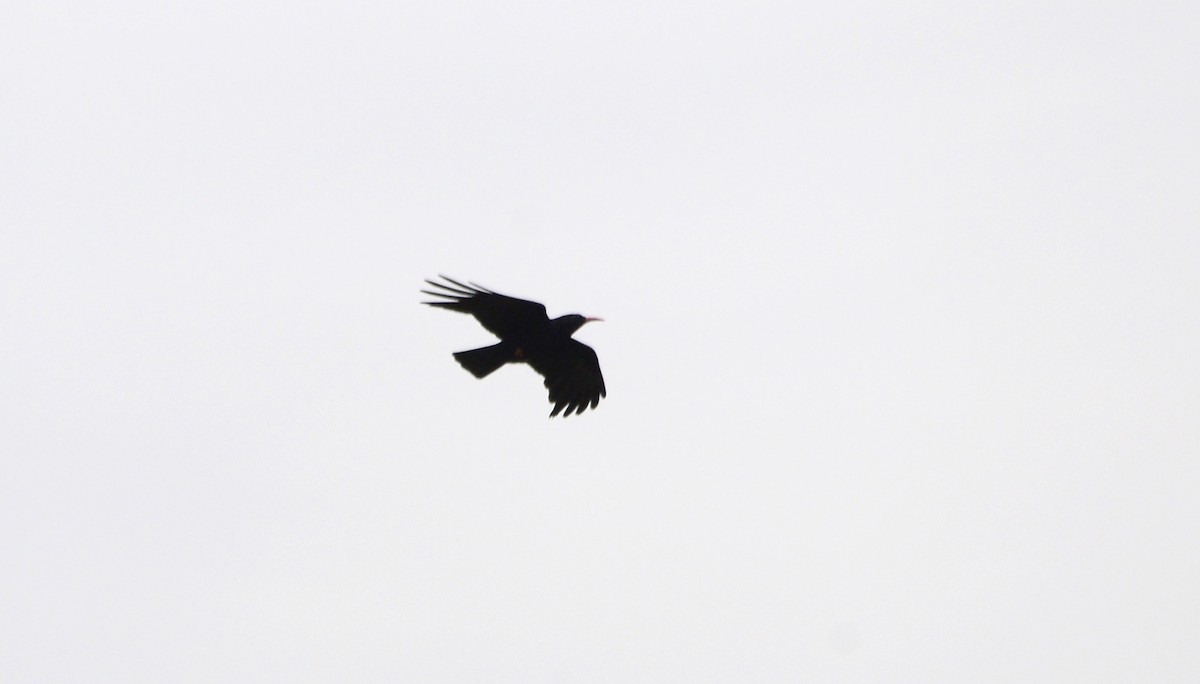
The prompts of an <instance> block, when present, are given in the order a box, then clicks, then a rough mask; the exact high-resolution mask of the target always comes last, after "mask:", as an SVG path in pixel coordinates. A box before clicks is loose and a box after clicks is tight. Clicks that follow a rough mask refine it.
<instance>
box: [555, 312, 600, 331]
mask: <svg viewBox="0 0 1200 684" xmlns="http://www.w3.org/2000/svg"><path fill="white" fill-rule="evenodd" d="M603 320H604V319H603V318H592V317H589V316H580V315H579V314H567V315H566V316H559V317H558V318H556V319H554V320H553V321H551V322H550V324H551V325H553V326H554V327H555V328H558V329H559V330H561V331H563V332H564V333H566V334H567V335H568V336H570V335H574V334H575V331H576V330H579V329H580V328H582V327H583V326H584V324H585V323H591V322H592V321H603Z"/></svg>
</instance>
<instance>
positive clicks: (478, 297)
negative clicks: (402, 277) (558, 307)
mask: <svg viewBox="0 0 1200 684" xmlns="http://www.w3.org/2000/svg"><path fill="white" fill-rule="evenodd" d="M442 280H445V281H446V282H447V283H450V284H449V285H446V284H443V283H435V282H434V281H432V280H426V281H425V282H427V283H429V284H430V285H432V286H433V287H436V288H439V289H440V290H444V291H443V292H430V291H429V290H421V292H423V293H425V294H427V295H433V296H434V297H443V298H445V299H446V300H447V301H444V302H423V303H424V304H428V305H429V306H437V307H441V308H443V309H450V310H451V311H458V312H460V313H465V314H471V315H472V316H474V317H475V318H476V319H478V320H479V322H480V323H481V324H483V327H485V328H487V329H488V331H489V332H491V333H492V334H493V335H495V336H497V337H499V338H501V339H504V338H506V337H509V336H512V335H517V334H520V333H521V332H524V331H526V330H529V329H530V328H537V327H540V326H544V325H546V323H547V321H548V320H549V319H548V318H547V317H546V307H545V306H543V305H542V304H538V303H537V302H531V301H528V300H525V299H517V298H516V297H509V296H508V295H502V294H496V293H495V292H492V291H491V290H488V289H486V288H483V287H480V286H478V285H476V284H475V283H470V284H467V285H464V284H462V283H460V282H458V281H457V280H451V279H450V278H447V277H446V276H442Z"/></svg>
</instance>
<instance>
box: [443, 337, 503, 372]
mask: <svg viewBox="0 0 1200 684" xmlns="http://www.w3.org/2000/svg"><path fill="white" fill-rule="evenodd" d="M454 360H455V361H458V362H459V363H460V364H462V367H463V368H466V369H467V370H469V371H471V375H474V376H475V377H477V378H482V377H486V376H487V375H488V374H489V373H491V372H492V371H494V370H496V369H497V368H499V367H500V366H503V365H504V364H505V363H506V362H507V361H508V352H507V351H506V350H505V349H504V345H503V344H493V345H492V346H490V347H480V348H479V349H471V350H470V351H460V352H455V353H454Z"/></svg>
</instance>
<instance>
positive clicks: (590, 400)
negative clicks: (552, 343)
mask: <svg viewBox="0 0 1200 684" xmlns="http://www.w3.org/2000/svg"><path fill="white" fill-rule="evenodd" d="M526 361H527V362H528V363H529V365H530V366H533V369H534V370H535V371H537V372H538V373H541V374H542V376H543V377H545V378H546V389H548V390H550V403H552V404H554V410H553V411H551V412H550V417H551V418H553V417H554V416H557V415H558V414H559V413H562V414H563V417H564V418H565V417H567V416H569V415H571V414H572V413H583V411H584V409H586V408H588V407H589V406H590V407H592V408H596V405H597V404H599V403H600V397H604V396H607V393H606V391H605V389H604V376H603V375H601V374H600V359H598V358H597V357H596V352H595V351H594V350H593V349H592V348H591V347H589V346H587V345H586V344H584V343H582V342H580V341H578V340H568V341H567V344H566V345H565V346H563V347H562V348H561V349H560V350H558V351H557V352H556V353H544V354H537V355H536V356H529V357H527V358H526ZM564 409H565V410H566V411H565V412H563V410H564Z"/></svg>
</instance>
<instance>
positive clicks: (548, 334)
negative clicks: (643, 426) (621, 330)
mask: <svg viewBox="0 0 1200 684" xmlns="http://www.w3.org/2000/svg"><path fill="white" fill-rule="evenodd" d="M440 277H441V279H442V280H444V281H446V282H445V283H439V282H434V281H432V280H428V279H426V280H425V282H426V283H429V284H430V285H431V286H433V287H434V288H436V289H437V290H438V291H430V290H421V292H422V293H424V294H427V295H431V296H433V297H441V298H442V299H443V300H444V301H433V302H422V303H423V304H428V305H429V306H434V307H438V308H442V309H449V310H451V311H457V312H459V313H465V314H470V315H472V316H474V317H475V318H476V319H477V320H478V321H479V322H480V323H481V324H482V325H483V327H484V328H486V329H487V330H488V332H490V333H492V334H493V335H495V336H496V337H499V338H500V342H498V343H496V344H493V345H491V346H489V347H480V348H479V349H471V350H468V351H461V352H455V354H454V359H455V360H456V361H458V362H459V364H461V365H462V367H463V368H466V369H467V370H468V371H470V372H471V374H472V375H474V376H475V377H477V378H483V377H487V375H489V374H490V373H492V372H493V371H495V370H496V369H498V368H500V367H501V366H503V365H504V364H506V363H525V364H529V366H530V367H532V368H533V369H534V370H535V371H537V372H538V373H540V374H541V375H542V377H544V378H545V379H546V382H545V385H546V389H547V390H549V392H550V403H552V404H554V409H553V410H552V411H550V417H551V418H553V417H555V416H557V415H558V414H560V413H562V415H563V417H564V418H565V417H567V416H569V415H571V414H572V413H576V414H578V413H583V411H584V410H585V409H587V408H588V407H589V406H590V407H591V408H593V409H594V408H596V405H597V404H599V403H600V397H604V396H607V392H606V390H605V388H604V376H603V375H601V374H600V360H599V358H597V357H596V352H595V351H594V350H593V349H592V348H591V347H589V346H587V345H586V344H584V343H582V342H580V341H578V340H575V339H573V338H572V337H571V336H572V335H574V334H575V331H576V330H579V329H580V328H581V327H583V325H584V324H585V323H588V322H590V321H599V320H602V319H599V318H587V317H584V316H580V315H579V314H568V315H566V316H559V317H558V318H555V319H550V318H549V317H547V316H546V307H545V306H544V305H542V304H539V303H537V302H531V301H528V300H525V299H517V298H516V297H509V296H508V295H502V294H499V293H496V292H492V291H491V290H489V289H487V288H484V287H480V286H479V285H476V284H475V283H471V282H469V281H468V283H467V284H463V283H460V282H458V281H457V280H453V279H451V278H448V277H446V276H444V275H443V276H440Z"/></svg>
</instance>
